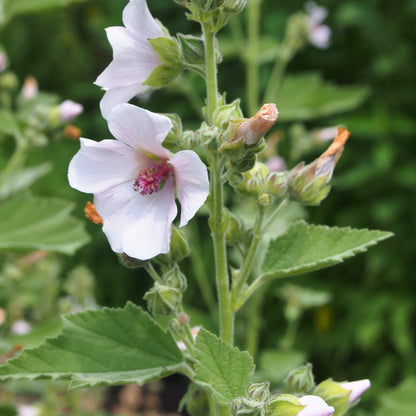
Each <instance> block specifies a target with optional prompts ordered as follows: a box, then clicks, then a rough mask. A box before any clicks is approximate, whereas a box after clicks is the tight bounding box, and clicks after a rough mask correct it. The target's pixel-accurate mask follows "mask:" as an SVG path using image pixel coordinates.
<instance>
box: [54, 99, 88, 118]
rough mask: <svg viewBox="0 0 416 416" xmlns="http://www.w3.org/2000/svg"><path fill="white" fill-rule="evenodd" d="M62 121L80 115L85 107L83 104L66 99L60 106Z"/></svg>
mask: <svg viewBox="0 0 416 416" xmlns="http://www.w3.org/2000/svg"><path fill="white" fill-rule="evenodd" d="M58 108H59V114H60V117H61V121H63V122H64V123H66V122H68V121H71V120H73V119H74V118H75V117H78V116H79V115H80V114H81V113H82V112H83V111H84V107H83V106H82V105H81V104H78V103H76V102H75V101H72V100H65V101H63V102H62V103H61V104H59V106H58Z"/></svg>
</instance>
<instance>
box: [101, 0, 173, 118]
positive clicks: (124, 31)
mask: <svg viewBox="0 0 416 416" xmlns="http://www.w3.org/2000/svg"><path fill="white" fill-rule="evenodd" d="M123 23H124V26H125V27H122V26H115V27H109V28H107V29H106V32H107V37H108V40H109V42H110V44H111V46H112V48H113V60H112V61H111V63H110V65H108V66H107V68H106V69H105V70H104V71H103V72H102V73H101V75H99V76H98V78H97V79H96V81H95V84H97V85H99V86H100V87H102V88H103V89H104V90H106V92H105V94H104V97H103V98H102V100H101V103H100V107H101V112H102V114H103V116H104V118H107V117H108V115H109V113H110V111H111V109H112V108H114V107H115V106H116V105H117V104H120V103H125V102H127V101H129V100H130V99H131V98H133V97H134V96H135V95H137V94H141V93H144V92H146V91H147V90H148V89H149V86H147V85H143V82H144V81H146V79H147V78H148V77H149V75H150V74H151V72H152V71H153V70H154V69H155V68H156V67H157V66H158V65H160V60H159V58H158V56H157V55H156V52H155V51H154V49H153V47H152V45H151V44H150V42H149V41H148V39H154V38H159V37H164V36H165V34H164V33H163V31H162V29H161V27H160V26H159V24H158V23H157V21H156V20H155V19H154V18H153V17H152V15H151V14H150V11H149V9H148V7H147V4H146V1H145V0H130V1H129V2H128V4H127V6H126V7H125V8H124V10H123Z"/></svg>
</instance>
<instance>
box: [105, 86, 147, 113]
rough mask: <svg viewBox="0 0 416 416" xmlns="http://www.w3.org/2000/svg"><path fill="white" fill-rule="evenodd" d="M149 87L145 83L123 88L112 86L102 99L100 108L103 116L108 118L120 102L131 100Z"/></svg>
mask: <svg viewBox="0 0 416 416" xmlns="http://www.w3.org/2000/svg"><path fill="white" fill-rule="evenodd" d="M147 90H148V88H147V86H145V85H141V84H135V85H129V86H127V87H121V88H110V89H109V90H107V91H106V92H105V94H104V96H103V98H102V99H101V101H100V109H101V113H102V115H103V117H104V118H105V119H108V116H109V115H110V113H111V111H112V110H113V109H114V108H115V107H117V106H118V105H119V104H123V103H126V102H127V101H130V100H131V99H132V98H133V97H134V96H135V95H137V94H140V93H144V92H145V91H147Z"/></svg>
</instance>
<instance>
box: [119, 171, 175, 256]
mask: <svg viewBox="0 0 416 416" xmlns="http://www.w3.org/2000/svg"><path fill="white" fill-rule="evenodd" d="M139 195H140V194H139ZM177 212H178V209H177V207H176V204H175V187H174V184H173V179H172V178H170V179H168V180H167V181H166V183H165V186H164V187H163V189H161V190H160V191H158V192H155V193H154V194H152V195H144V196H143V195H140V198H139V197H137V198H136V199H135V201H134V203H133V204H130V207H129V209H128V212H126V215H127V216H128V217H130V219H131V224H130V226H129V228H128V229H127V231H126V233H125V234H124V235H123V251H124V252H125V253H126V254H127V255H128V256H130V257H134V258H136V259H140V260H147V259H150V258H152V257H155V256H157V255H158V254H161V253H168V252H169V246H170V237H171V224H172V222H173V220H174V218H175V217H176V214H177Z"/></svg>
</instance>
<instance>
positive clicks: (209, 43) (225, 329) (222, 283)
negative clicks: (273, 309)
mask: <svg viewBox="0 0 416 416" xmlns="http://www.w3.org/2000/svg"><path fill="white" fill-rule="evenodd" d="M202 31H203V35H204V45H205V70H206V75H205V77H206V78H205V79H206V85H207V108H208V122H209V123H212V116H213V114H214V111H215V109H216V108H217V106H218V93H217V91H218V87H217V63H216V59H215V33H214V32H212V30H211V28H210V27H209V24H203V25H202ZM223 166H224V164H223V161H222V160H221V157H220V156H219V155H218V154H214V155H213V157H212V164H211V185H210V186H211V198H212V202H211V217H210V227H211V231H212V239H213V243H214V255H215V272H216V273H215V274H216V284H217V292H218V303H219V315H220V336H221V338H222V339H223V340H224V341H225V342H228V343H229V344H233V338H234V314H233V312H232V309H231V294H230V284H229V276H228V264H227V251H226V244H225V229H224V228H225V227H224V223H223V205H224V196H223V182H222V171H223Z"/></svg>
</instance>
